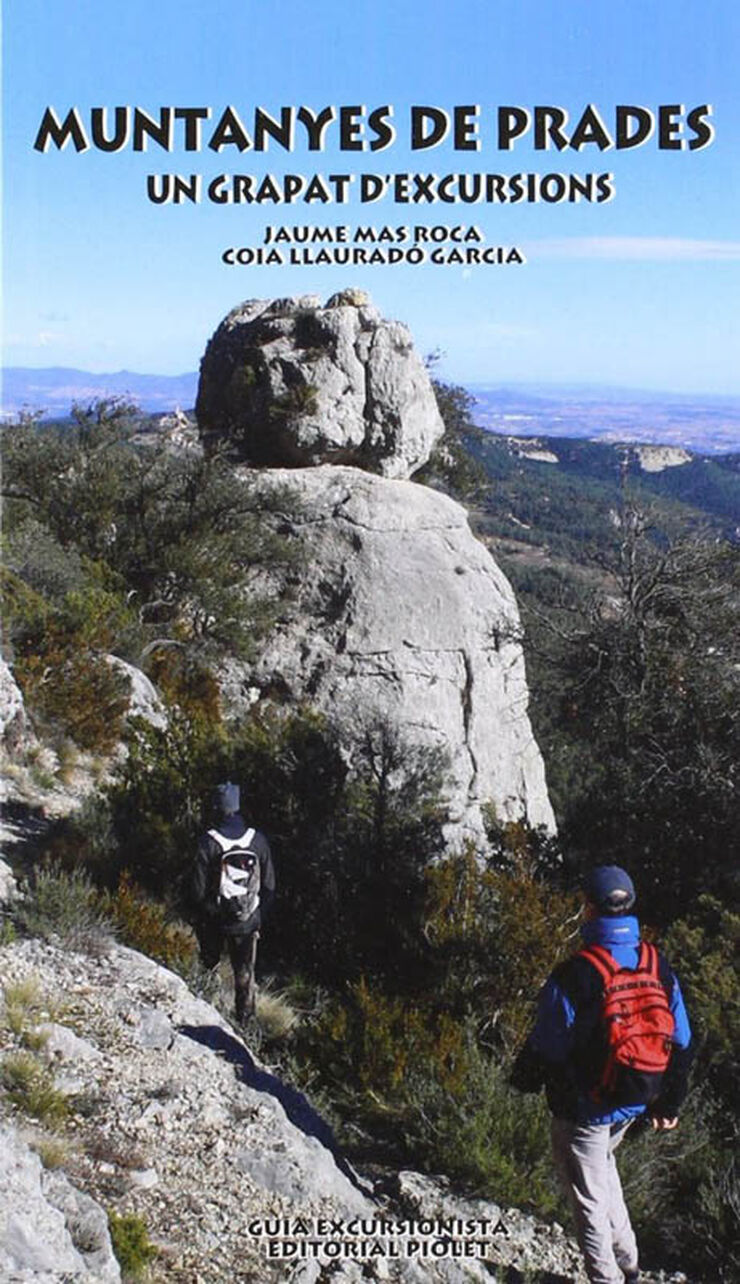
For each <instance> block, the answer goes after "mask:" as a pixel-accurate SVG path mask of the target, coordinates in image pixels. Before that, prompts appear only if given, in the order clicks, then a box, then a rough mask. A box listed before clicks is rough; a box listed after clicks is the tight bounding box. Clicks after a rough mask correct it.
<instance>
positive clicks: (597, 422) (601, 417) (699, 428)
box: [0, 366, 740, 455]
mask: <svg viewBox="0 0 740 1284" xmlns="http://www.w3.org/2000/svg"><path fill="white" fill-rule="evenodd" d="M197 388H198V374H197V371H189V372H187V373H185V374H181V375H157V374H150V375H147V374H136V373H135V372H134V371H131V370H119V371H117V372H115V373H111V374H91V373H90V371H88V370H70V369H65V368H64V367H51V368H48V369H39V370H36V369H31V368H28V367H21V366H11V367H7V368H6V369H4V370H3V372H2V397H1V405H0V413H1V414H2V415H3V417H5V418H7V417H12V416H14V415H17V414H18V413H19V412H20V411H22V410H24V409H26V410H33V411H41V412H42V413H43V415H44V416H45V417H48V418H62V417H65V416H66V415H68V414H69V411H70V408H71V406H72V404H73V403H74V402H81V403H82V404H85V403H88V402H90V401H94V400H95V399H96V398H98V397H130V398H131V399H132V400H133V401H135V402H137V404H138V405H139V406H140V407H141V409H142V410H144V411H147V412H150V413H161V414H164V413H166V412H168V411H171V410H175V409H177V408H179V409H181V410H190V409H192V407H193V406H194V404H195V398H196V393H197ZM468 391H469V392H470V393H471V395H472V396H473V397H474V399H475V404H474V411H473V417H474V419H475V422H476V423H477V424H478V425H479V426H480V427H481V428H486V429H487V430H488V431H489V432H495V433H499V434H503V435H506V436H521V437H577V438H587V439H591V440H593V441H609V442H617V441H630V442H639V443H643V444H651V445H666V446H668V445H670V446H682V447H683V448H684V449H685V450H689V451H692V452H695V453H699V454H709V455H719V454H730V453H733V452H736V451H740V397H729V396H728V397H718V396H710V395H706V396H683V395H680V394H677V393H670V392H666V393H660V392H646V391H632V390H629V389H624V388H607V387H586V386H583V387H558V386H556V385H546V384H531V385H530V384H522V385H495V386H494V385H491V384H469V385H468Z"/></svg>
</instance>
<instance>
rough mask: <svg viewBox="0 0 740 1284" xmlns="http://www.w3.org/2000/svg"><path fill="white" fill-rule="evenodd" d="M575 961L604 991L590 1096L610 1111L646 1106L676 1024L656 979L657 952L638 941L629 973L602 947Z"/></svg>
mask: <svg viewBox="0 0 740 1284" xmlns="http://www.w3.org/2000/svg"><path fill="white" fill-rule="evenodd" d="M579 957H580V958H584V959H587V960H588V962H589V963H591V964H592V965H593V966H594V967H595V968H596V970H597V972H598V973H599V976H600V977H601V980H602V983H603V986H604V992H603V995H602V1000H601V1028H602V1036H603V1040H604V1059H603V1064H602V1069H601V1074H600V1076H599V1079H598V1082H597V1083H596V1085H595V1086H594V1088H593V1089H592V1092H591V1095H592V1097H593V1098H594V1100H595V1101H598V1102H602V1103H608V1104H610V1105H623V1106H627V1105H645V1104H647V1103H648V1102H650V1101H653V1100H654V1099H655V1098H656V1097H657V1096H658V1094H659V1092H660V1085H661V1081H662V1078H663V1075H664V1073H665V1071H666V1068H667V1066H668V1062H669V1060H670V1057H671V1050H672V1047H673V1032H674V1030H675V1024H676V1023H675V1021H674V1019H673V1013H672V1012H671V1009H670V1006H669V1002H668V995H667V994H666V991H665V987H664V986H663V984H662V982H661V980H660V976H659V962H658V951H657V949H656V948H655V946H654V945H648V944H647V943H646V942H645V941H643V942H642V944H641V945H640V953H639V957H638V960H637V967H636V968H634V969H633V968H626V967H620V965H619V964H618V963H617V962H615V960H614V959H613V958H612V956H611V954H610V953H609V951H608V950H607V949H605V948H604V946H603V945H592V946H590V947H589V948H588V949H585V950H580V951H579Z"/></svg>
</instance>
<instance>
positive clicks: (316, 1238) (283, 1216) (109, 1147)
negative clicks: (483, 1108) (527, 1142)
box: [0, 940, 582, 1284]
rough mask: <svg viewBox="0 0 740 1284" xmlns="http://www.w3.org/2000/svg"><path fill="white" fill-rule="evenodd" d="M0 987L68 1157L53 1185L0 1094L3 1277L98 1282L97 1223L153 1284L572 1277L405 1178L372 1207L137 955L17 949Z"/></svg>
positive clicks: (302, 1119) (243, 1055) (537, 1233)
mask: <svg viewBox="0 0 740 1284" xmlns="http://www.w3.org/2000/svg"><path fill="white" fill-rule="evenodd" d="M0 972H1V974H2V977H3V984H4V986H5V987H7V986H13V985H15V986H16V993H17V992H18V989H20V988H21V986H19V985H18V983H22V985H25V986H26V987H28V985H29V982H32V983H33V985H34V986H35V987H36V989H35V993H36V994H37V995H40V996H41V998H42V1000H43V1008H44V1009H45V1010H46V1011H47V1012H55V1013H56V1019H55V1020H54V1021H52V1022H48V1023H46V1024H44V1025H43V1026H42V1027H41V1030H40V1032H41V1033H44V1034H45V1035H46V1036H47V1037H46V1042H45V1043H43V1040H38V1039H37V1040H36V1042H37V1043H39V1042H42V1043H43V1047H42V1050H41V1051H40V1052H38V1053H37V1054H35V1055H37V1056H38V1057H39V1058H44V1059H45V1060H46V1062H47V1064H48V1065H49V1067H50V1068H51V1070H52V1071H53V1074H54V1077H55V1082H56V1087H57V1090H58V1091H61V1092H64V1093H65V1094H66V1095H67V1098H68V1101H69V1121H68V1124H67V1125H66V1126H65V1128H64V1131H63V1133H62V1136H61V1138H60V1139H57V1143H58V1142H59V1140H61V1141H62V1143H63V1147H64V1149H65V1150H66V1154H65V1155H64V1156H63V1157H62V1159H61V1167H57V1168H56V1169H55V1170H54V1171H50V1170H47V1169H43V1168H42V1166H41V1164H40V1162H39V1159H38V1158H37V1155H36V1153H34V1152H36V1151H38V1152H40V1153H41V1154H42V1155H43V1154H44V1149H45V1147H44V1142H45V1140H46V1141H48V1137H46V1138H45V1136H44V1131H43V1128H42V1127H41V1126H40V1125H38V1124H33V1123H32V1122H31V1121H30V1120H24V1119H23V1117H22V1116H20V1115H18V1114H17V1113H11V1112H10V1111H9V1107H8V1104H7V1099H4V1100H3V1099H2V1098H0V1194H1V1195H2V1197H3V1199H2V1212H1V1213H0V1274H1V1275H2V1279H3V1280H6V1279H7V1280H9V1281H11V1280H15V1281H18V1284H26V1282H28V1284H30V1282H31V1281H34V1282H35V1284H62V1282H63V1281H67V1280H71V1279H75V1280H79V1281H80V1284H113V1282H114V1281H116V1280H118V1278H119V1276H118V1268H117V1266H116V1264H115V1262H114V1261H113V1260H112V1258H111V1254H110V1241H109V1237H108V1233H107V1225H106V1218H105V1214H104V1212H103V1209H105V1210H110V1211H112V1212H114V1213H117V1214H119V1215H122V1214H134V1215H136V1216H137V1217H139V1218H141V1219H142V1220H143V1222H144V1223H145V1225H146V1229H147V1232H148V1236H149V1238H150V1240H151V1242H152V1244H153V1245H154V1247H155V1249H156V1253H157V1260H156V1261H155V1263H154V1272H155V1275H154V1277H155V1278H157V1279H160V1278H161V1279H168V1280H169V1279H172V1280H183V1281H184V1280H202V1281H207V1282H208V1284H227V1282H228V1284H231V1282H232V1281H234V1280H239V1281H242V1282H244V1284H247V1282H253V1284H258V1282H259V1284H270V1282H271V1281H273V1282H274V1284H285V1282H286V1281H290V1282H291V1284H317V1282H318V1281H319V1279H321V1280H324V1279H331V1280H332V1281H333V1282H334V1284H361V1281H365V1282H366V1284H372V1281H391V1282H392V1284H425V1282H426V1284H470V1282H471V1281H475V1280H481V1281H484V1280H485V1281H492V1280H493V1281H495V1280H497V1279H503V1278H507V1279H508V1278H510V1276H509V1275H508V1274H506V1273H505V1272H506V1270H507V1269H509V1268H513V1269H514V1270H515V1271H528V1270H533V1269H534V1270H536V1269H550V1270H553V1271H558V1272H561V1273H562V1275H563V1276H565V1277H567V1278H568V1279H572V1280H574V1281H579V1280H580V1279H581V1278H582V1276H581V1275H580V1273H579V1271H578V1267H577V1264H576V1263H577V1255H576V1251H575V1249H574V1246H573V1243H572V1241H569V1240H568V1239H567V1238H566V1237H565V1235H564V1234H563V1232H562V1231H560V1230H559V1229H557V1228H554V1229H551V1228H549V1227H547V1226H544V1225H543V1224H540V1223H537V1222H536V1221H535V1219H534V1218H531V1217H527V1216H524V1215H523V1214H521V1213H518V1212H516V1211H514V1210H511V1209H507V1208H502V1207H499V1206H498V1205H495V1204H492V1203H484V1202H483V1201H474V1202H464V1201H462V1200H460V1199H457V1200H455V1199H453V1197H452V1194H451V1192H450V1190H449V1187H448V1185H446V1184H445V1183H444V1182H439V1181H433V1180H431V1179H430V1178H429V1177H422V1176H421V1175H419V1174H413V1173H404V1174H401V1175H399V1176H398V1178H391V1179H389V1180H388V1181H387V1182H386V1183H384V1187H385V1189H384V1190H383V1191H382V1192H381V1191H377V1192H372V1188H371V1185H370V1183H368V1182H366V1181H363V1180H362V1179H361V1178H358V1177H357V1176H356V1174H354V1173H353V1171H352V1169H351V1168H350V1167H349V1165H348V1164H347V1163H346V1161H345V1160H344V1159H343V1157H342V1156H341V1154H340V1153H339V1152H338V1151H337V1149H336V1146H335V1144H334V1141H333V1138H332V1135H331V1132H330V1130H329V1128H328V1127H327V1125H326V1123H325V1122H324V1121H323V1120H322V1119H321V1118H320V1116H319V1115H318V1114H317V1113H316V1112H315V1110H314V1109H313V1108H312V1107H311V1105H310V1103H309V1102H308V1101H307V1100H306V1098H305V1097H303V1096H302V1094H300V1093H299V1092H297V1091H296V1090H295V1089H292V1088H290V1087H289V1086H288V1085H286V1084H285V1083H283V1082H281V1081H280V1080H279V1079H278V1078H277V1077H276V1076H275V1075H273V1074H272V1073H270V1071H269V1070H267V1069H266V1068H265V1067H264V1066H262V1065H260V1064H259V1063H258V1062H257V1061H256V1059H255V1058H254V1057H253V1055H252V1054H251V1053H250V1051H249V1050H248V1048H247V1047H246V1046H245V1043H244V1042H243V1040H242V1038H241V1037H240V1036H239V1035H238V1034H236V1033H235V1032H234V1031H233V1029H232V1028H231V1027H230V1025H229V1024H228V1022H226V1021H224V1019H223V1018H222V1017H221V1016H220V1014H219V1013H218V1012H217V1011H216V1009H215V1008H213V1007H212V1006H211V1005H210V1004H208V1003H207V1002H205V1001H204V1000H202V999H199V998H196V997H195V996H194V995H193V994H192V993H191V992H190V991H189V990H188V988H187V987H186V985H185V984H184V982H183V981H182V980H180V979H179V978H178V977H176V976H175V975H174V974H173V973H171V972H168V971H167V970H166V969H165V968H162V967H159V966H158V965H157V964H156V963H153V962H152V961H151V960H149V959H146V958H144V957H143V956H142V955H140V954H137V953H136V952H135V951H132V950H128V949H125V948H123V947H121V946H117V945H114V944H111V945H110V948H109V950H108V952H103V953H101V952H100V950H97V951H96V953H95V955H94V956H93V957H89V956H87V955H84V954H80V953H76V952H74V951H72V950H69V949H61V948H57V947H56V946H54V945H53V944H50V943H48V942H42V941H38V940H27V941H24V942H22V943H18V944H15V945H11V946H5V947H3V948H1V949H0ZM16 1024H17V1023H16ZM4 1042H5V1048H4V1050H3V1054H2V1055H3V1056H6V1055H8V1038H7V1037H6V1039H5V1041H4ZM2 1116H4V1117H2ZM56 1162H57V1164H59V1163H60V1158H59V1156H58V1157H57V1160H56ZM451 1218H452V1219H458V1218H459V1219H460V1220H459V1221H457V1222H456V1223H455V1225H454V1226H453V1229H452V1232H451V1233H450V1230H449V1221H448V1220H447V1219H451ZM438 1219H440V1220H438ZM467 1219H470V1221H468V1220H467ZM362 1253H364V1254H366V1256H364V1257H361V1256H360V1254H362ZM516 1278H519V1276H518V1275H517V1276H516Z"/></svg>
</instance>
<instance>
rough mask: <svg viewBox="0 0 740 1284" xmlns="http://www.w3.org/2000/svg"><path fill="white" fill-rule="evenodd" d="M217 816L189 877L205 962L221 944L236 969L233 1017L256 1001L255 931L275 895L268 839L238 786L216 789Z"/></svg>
mask: <svg viewBox="0 0 740 1284" xmlns="http://www.w3.org/2000/svg"><path fill="white" fill-rule="evenodd" d="M215 807H216V813H217V815H216V819H215V823H214V824H213V826H212V827H211V828H210V829H209V830H208V831H207V833H205V834H204V835H203V837H202V838H201V840H200V842H199V844H198V851H197V853H196V856H195V860H194V864H193V870H192V877H191V888H190V892H191V896H190V900H191V905H192V910H193V913H192V919H193V928H194V930H195V934H196V936H197V938H198V946H199V949H200V958H201V962H202V964H203V966H204V967H207V968H209V969H210V968H215V967H217V966H218V963H219V960H220V958H221V954H222V952H223V947H224V944H225V945H226V947H227V949H228V952H229V958H230V960H231V966H232V968H233V970H234V1001H235V1010H236V1019H237V1021H239V1022H243V1021H244V1020H245V1019H246V1018H247V1017H248V1016H251V1015H252V1013H253V1012H254V1007H255V979H254V970H255V961H256V953H257V941H258V939H259V931H260V927H261V926H262V923H263V922H264V919H265V916H266V914H267V912H268V910H269V908H270V905H271V904H272V900H273V897H274V895H275V870H274V867H273V863H272V856H271V853H270V844H269V843H268V841H267V839H266V838H265V835H264V834H262V833H260V831H259V830H258V829H253V828H250V827H249V826H248V825H247V823H246V821H245V820H244V818H243V817H242V816H241V814H240V811H239V786H238V785H235V784H232V782H231V781H226V782H225V783H224V784H222V785H219V786H218V787H217V789H216V798H215Z"/></svg>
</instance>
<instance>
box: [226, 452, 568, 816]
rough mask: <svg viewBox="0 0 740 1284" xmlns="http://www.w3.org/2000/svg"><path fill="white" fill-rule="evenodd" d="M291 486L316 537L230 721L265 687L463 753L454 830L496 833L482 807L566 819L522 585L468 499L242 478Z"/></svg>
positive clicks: (353, 483)
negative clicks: (514, 584) (547, 759)
mask: <svg viewBox="0 0 740 1284" xmlns="http://www.w3.org/2000/svg"><path fill="white" fill-rule="evenodd" d="M241 475H242V476H243V477H244V478H245V482H247V481H248V482H249V483H250V484H255V485H257V487H258V488H262V489H263V490H264V491H269V490H270V489H275V488H279V487H283V486H288V487H290V488H291V490H292V492H293V495H294V496H295V500H291V511H290V512H289V513H285V514H280V518H279V520H280V522H281V529H282V531H283V533H285V531H286V530H288V531H289V533H290V535H291V536H292V537H293V538H294V539H295V540H296V541H297V542H298V544H299V545H300V548H301V551H302V553H303V554H304V555H305V565H304V567H303V568H302V569H301V570H300V571H299V572H298V574H297V576H296V582H295V584H294V585H293V587H294V599H293V602H292V603H291V604H290V605H289V606H288V607H287V608H286V610H285V611H284V613H283V616H282V618H281V620H280V622H279V624H278V625H277V626H276V627H275V628H274V629H273V631H272V633H271V634H270V636H269V638H268V639H267V642H266V644H264V645H262V646H261V653H260V657H259V659H258V661H257V663H256V664H255V665H253V666H244V665H240V664H231V665H230V666H229V668H228V669H227V670H226V673H225V677H224V681H223V692H224V705H225V709H226V712H227V716H234V717H240V716H241V715H242V713H243V712H244V711H245V709H246V708H247V707H248V706H249V705H251V704H253V703H254V689H255V687H256V688H258V689H262V690H264V691H266V692H270V691H274V690H276V689H277V690H279V691H282V692H283V693H284V694H285V696H286V697H287V698H289V699H292V700H295V701H301V700H307V701H309V702H310V703H311V704H312V705H313V706H314V707H317V708H319V709H320V710H323V711H324V712H326V713H327V714H328V715H330V716H331V717H332V718H335V719H336V720H337V721H338V722H339V724H340V726H343V727H344V728H345V729H347V728H351V727H352V726H353V725H354V726H356V725H358V724H361V723H362V722H363V721H370V720H372V719H377V718H381V719H386V720H389V721H390V722H391V723H392V724H394V725H395V726H397V727H398V728H399V730H400V731H401V732H402V734H403V735H404V737H405V738H406V739H407V740H408V741H409V742H411V743H415V744H422V745H430V746H439V747H441V748H442V749H443V750H444V751H445V752H446V753H447V754H448V755H449V760H450V764H451V779H452V786H451V793H450V798H449V803H450V815H451V822H452V827H451V830H450V837H454V836H463V835H469V836H472V837H473V838H475V839H481V838H482V835H483V832H484V828H483V820H482V816H481V808H482V807H483V806H484V804H487V803H491V802H492V803H493V804H494V805H495V808H496V813H497V815H498V817H499V819H500V820H501V821H510V820H519V819H526V820H528V821H529V822H530V823H531V824H532V825H543V826H545V827H546V828H547V829H548V830H551V829H553V828H554V821H553V814H552V810H551V807H550V803H549V800H548V796H547V789H546V785H545V777H544V767H543V763H542V759H541V756H540V753H539V749H538V747H537V745H536V743H535V740H534V737H533V734H532V729H531V726H530V723H529V718H528V716H527V701H528V690H527V683H526V677H525V670H524V659H523V654H522V648H521V643H520V640H519V633H520V626H519V617H518V612H517V607H516V602H515V599H514V595H513V592H512V590H511V587H510V585H509V583H508V581H507V579H506V577H505V576H504V575H503V573H502V572H501V570H500V569H499V568H498V566H497V565H496V563H495V562H494V560H493V558H492V557H491V555H490V553H489V552H488V551H487V549H486V548H485V547H484V546H483V544H481V543H480V542H479V541H478V540H477V539H475V537H474V536H473V534H472V532H471V530H470V527H469V525H468V520H467V515H466V513H465V510H464V509H463V508H461V507H460V505H459V504H457V503H455V502H454V501H453V500H451V499H449V498H447V497H446V496H444V495H441V494H439V493H438V492H436V491H433V490H430V489H428V488H426V487H424V486H419V485H416V484H415V483H413V482H407V481H390V480H386V479H383V478H379V477H374V476H372V475H371V474H368V473H365V472H361V471H360V470H358V469H355V468H347V467H344V468H339V467H332V466H323V467H319V468H311V469H301V470H297V471H288V470H283V469H273V470H270V471H265V472H260V473H256V474H255V473H251V472H250V473H247V472H246V471H244V472H243V473H242V474H241Z"/></svg>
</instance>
